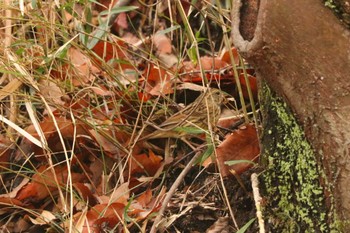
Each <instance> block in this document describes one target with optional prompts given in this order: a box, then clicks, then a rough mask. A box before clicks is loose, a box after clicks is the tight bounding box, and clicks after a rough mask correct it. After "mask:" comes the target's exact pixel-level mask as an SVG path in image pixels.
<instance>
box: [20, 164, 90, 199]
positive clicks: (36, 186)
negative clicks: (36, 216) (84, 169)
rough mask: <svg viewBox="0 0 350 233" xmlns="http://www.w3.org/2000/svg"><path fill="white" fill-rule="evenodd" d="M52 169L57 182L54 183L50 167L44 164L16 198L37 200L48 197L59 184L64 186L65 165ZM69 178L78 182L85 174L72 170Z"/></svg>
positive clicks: (65, 180) (65, 178)
mask: <svg viewBox="0 0 350 233" xmlns="http://www.w3.org/2000/svg"><path fill="white" fill-rule="evenodd" d="M54 171H55V174H56V177H57V182H58V183H56V180H55V178H54V174H53V171H52V169H50V168H48V166H45V165H44V166H41V167H39V168H38V170H37V173H35V174H34V175H33V177H32V182H30V183H29V184H28V185H26V186H24V187H23V188H22V189H21V190H20V191H19V192H18V194H17V199H18V200H20V201H24V200H26V201H30V202H38V201H40V200H43V199H45V198H46V197H48V196H49V195H50V193H52V192H53V191H55V190H57V189H58V188H59V186H62V187H64V186H65V184H66V182H67V177H68V172H67V167H66V166H56V167H55V169H54ZM71 178H72V181H73V183H74V182H80V181H83V180H84V179H85V175H84V174H80V173H74V172H72V173H71Z"/></svg>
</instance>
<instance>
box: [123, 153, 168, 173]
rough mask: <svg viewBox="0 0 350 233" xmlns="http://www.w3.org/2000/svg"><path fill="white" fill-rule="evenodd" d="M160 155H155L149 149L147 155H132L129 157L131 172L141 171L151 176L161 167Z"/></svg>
mask: <svg viewBox="0 0 350 233" xmlns="http://www.w3.org/2000/svg"><path fill="white" fill-rule="evenodd" d="M161 161H162V157H160V156H157V155H155V154H154V153H153V152H152V151H151V150H150V151H149V155H147V154H139V155H134V156H132V158H131V159H130V170H131V174H136V173H141V174H147V175H149V176H153V175H154V174H156V172H157V171H158V169H159V168H160V167H161Z"/></svg>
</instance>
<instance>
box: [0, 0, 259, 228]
mask: <svg viewBox="0 0 350 233" xmlns="http://www.w3.org/2000/svg"><path fill="white" fill-rule="evenodd" d="M220 2H221V3H220ZM230 2H231V1H217V3H216V4H212V3H210V2H207V1H196V3H195V4H191V3H190V2H189V1H158V2H157V1H148V3H147V4H146V3H144V2H143V1H116V4H115V3H113V4H111V3H110V1H108V0H101V1H96V2H92V1H84V0H81V1H70V0H66V1H46V2H36V1H32V2H31V3H28V4H27V5H24V2H22V1H18V2H16V3H12V2H11V1H4V2H2V3H0V9H2V10H0V15H1V17H2V19H4V20H3V21H2V22H1V21H0V26H1V29H0V38H1V41H2V42H1V43H2V44H1V46H0V47H1V49H0V72H1V73H0V74H1V77H0V85H1V87H2V89H1V90H0V101H1V115H0V121H1V125H0V129H1V135H0V136H1V137H0V143H1V144H0V145H1V147H0V151H1V157H0V182H1V186H0V206H1V210H0V215H1V218H0V225H1V227H0V231H1V232H155V229H157V231H164V232H208V233H210V232H240V233H242V232H257V230H258V223H257V221H256V208H255V204H256V203H255V201H256V200H255V201H254V198H253V194H252V182H251V174H252V173H257V174H260V173H261V168H259V167H258V165H257V164H256V162H258V157H259V143H258V135H257V131H258V130H257V128H259V115H258V104H256V102H257V84H256V78H255V76H254V75H255V71H254V70H253V69H252V68H251V67H250V66H249V64H246V63H245V61H244V60H243V59H242V58H240V56H239V54H238V53H237V51H236V49H235V48H234V46H233V45H232V43H231V42H230V27H231V21H230V19H231V18H230V6H231V3H230ZM11 4H14V5H11ZM16 4H18V5H16ZM22 4H23V5H22ZM216 89H220V93H221V94H220V96H224V99H222V101H221V99H220V101H214V102H213V101H212V102H210V101H211V100H212V99H214V96H211V95H210V93H211V92H210V91H208V90H216ZM202 93H209V97H208V96H207V95H205V94H202ZM217 109H219V113H218V114H219V115H218V116H216V111H217ZM174 116H178V117H174ZM216 118H218V119H216ZM173 119H175V121H174V122H173V121H172V120H173ZM213 119H215V121H214V122H213ZM166 123H170V124H171V127H169V126H168V125H167V124H166ZM154 135H156V136H154ZM193 157H196V158H197V159H196V160H195V161H194V160H193V159H192V158H193ZM186 171H187V173H186V174H184V173H185V172H186ZM183 175H184V176H183Z"/></svg>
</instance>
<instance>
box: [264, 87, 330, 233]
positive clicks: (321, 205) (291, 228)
mask: <svg viewBox="0 0 350 233" xmlns="http://www.w3.org/2000/svg"><path fill="white" fill-rule="evenodd" d="M261 104H262V113H263V122H264V124H263V133H262V137H261V142H262V146H263V151H262V156H261V158H262V164H264V165H265V166H266V171H265V172H264V173H263V176H262V183H263V184H264V185H265V191H266V198H267V206H266V208H265V210H266V214H267V216H266V219H269V221H270V224H271V225H270V227H271V229H270V231H271V232H330V227H329V224H328V221H327V219H328V218H327V214H326V213H327V211H326V208H325V200H324V190H323V187H322V186H321V185H320V177H324V175H323V174H322V171H321V170H320V169H319V166H318V164H317V161H316V157H315V155H314V152H313V150H312V148H311V146H310V144H309V143H308V142H307V141H306V139H305V136H304V132H303V130H302V129H301V127H300V126H299V125H298V123H297V122H296V119H295V118H294V117H293V115H292V114H291V112H290V111H289V109H288V108H287V105H286V104H285V103H284V102H283V100H282V99H281V98H278V97H276V95H275V94H274V93H272V92H271V90H270V89H269V88H268V87H267V85H266V84H264V85H263V89H262V91H261Z"/></svg>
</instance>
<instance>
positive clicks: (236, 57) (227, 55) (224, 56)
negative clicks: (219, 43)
mask: <svg viewBox="0 0 350 233" xmlns="http://www.w3.org/2000/svg"><path fill="white" fill-rule="evenodd" d="M231 51H232V55H233V59H234V60H235V64H236V65H239V55H238V51H237V49H236V48H235V47H233V48H232V50H231ZM221 61H223V62H226V63H228V64H231V57H230V53H229V51H226V52H224V54H222V55H221Z"/></svg>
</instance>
